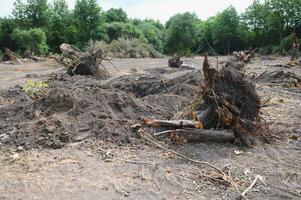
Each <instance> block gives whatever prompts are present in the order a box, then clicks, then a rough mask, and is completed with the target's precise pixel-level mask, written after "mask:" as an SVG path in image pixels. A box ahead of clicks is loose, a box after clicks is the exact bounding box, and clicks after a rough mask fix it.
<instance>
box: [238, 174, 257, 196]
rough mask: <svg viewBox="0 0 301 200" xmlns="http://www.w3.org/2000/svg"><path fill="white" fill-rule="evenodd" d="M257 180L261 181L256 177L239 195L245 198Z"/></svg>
mask: <svg viewBox="0 0 301 200" xmlns="http://www.w3.org/2000/svg"><path fill="white" fill-rule="evenodd" d="M258 179H259V180H261V181H262V176H260V175H257V176H256V177H255V179H254V181H253V182H252V183H251V185H250V186H249V187H248V188H247V189H246V190H245V191H243V192H242V193H241V196H242V197H245V196H246V194H247V193H248V192H249V191H250V190H252V188H253V187H254V186H255V184H256V182H257V181H258Z"/></svg>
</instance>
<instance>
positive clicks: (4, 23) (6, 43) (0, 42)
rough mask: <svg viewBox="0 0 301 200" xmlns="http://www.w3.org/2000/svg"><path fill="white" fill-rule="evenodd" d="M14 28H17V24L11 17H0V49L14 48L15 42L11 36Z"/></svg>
mask: <svg viewBox="0 0 301 200" xmlns="http://www.w3.org/2000/svg"><path fill="white" fill-rule="evenodd" d="M15 28H17V24H16V22H15V21H14V20H13V19H2V20H1V21H0V51H2V50H3V48H4V47H7V48H9V49H12V50H15V48H16V44H15V42H14V41H13V40H12V37H11V36H12V32H13V31H14V29H15Z"/></svg>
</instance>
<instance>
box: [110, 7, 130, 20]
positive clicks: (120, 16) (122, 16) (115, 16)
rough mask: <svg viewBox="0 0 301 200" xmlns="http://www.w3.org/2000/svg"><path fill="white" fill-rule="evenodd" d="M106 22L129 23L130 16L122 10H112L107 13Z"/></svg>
mask: <svg viewBox="0 0 301 200" xmlns="http://www.w3.org/2000/svg"><path fill="white" fill-rule="evenodd" d="M105 17H106V22H107V23H111V22H127V21H128V16H127V14H126V12H125V11H124V10H123V9H122V8H119V9H117V8H111V9H109V10H108V11H107V12H105Z"/></svg>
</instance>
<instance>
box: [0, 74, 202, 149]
mask: <svg viewBox="0 0 301 200" xmlns="http://www.w3.org/2000/svg"><path fill="white" fill-rule="evenodd" d="M199 77H200V74H198V73H193V72H189V73H182V74H176V75H172V76H170V77H169V78H164V77H161V76H149V75H148V76H146V75H143V74H140V75H127V76H122V77H118V78H114V79H111V80H109V81H98V80H96V79H93V78H92V77H87V76H69V75H63V76H57V79H55V80H50V79H49V80H48V81H47V83H48V85H49V88H48V92H47V94H46V95H45V96H43V97H42V98H40V99H39V100H32V99H31V98H29V97H28V96H27V95H26V94H25V93H24V92H23V91H22V88H20V87H16V88H13V89H10V90H8V91H4V92H2V94H1V96H2V97H3V99H2V100H3V101H4V100H5V102H10V103H7V104H6V105H3V106H2V107H0V143H1V144H2V145H10V146H16V147H18V146H22V147H24V148H25V149H28V148H61V147H63V146H64V145H65V144H67V143H70V142H76V141H81V140H84V139H86V138H88V137H96V138H100V139H102V140H106V141H108V142H114V143H117V144H118V143H129V142H135V138H136V135H135V133H134V132H133V131H132V130H131V128H130V126H131V125H133V124H135V123H137V122H140V120H141V119H142V118H143V117H159V118H171V117H173V115H174V113H176V112H177V111H178V110H180V109H182V108H183V107H186V106H187V105H188V103H189V102H190V101H191V99H192V97H193V96H194V94H195V92H194V87H195V86H196V84H197V83H198V81H199Z"/></svg>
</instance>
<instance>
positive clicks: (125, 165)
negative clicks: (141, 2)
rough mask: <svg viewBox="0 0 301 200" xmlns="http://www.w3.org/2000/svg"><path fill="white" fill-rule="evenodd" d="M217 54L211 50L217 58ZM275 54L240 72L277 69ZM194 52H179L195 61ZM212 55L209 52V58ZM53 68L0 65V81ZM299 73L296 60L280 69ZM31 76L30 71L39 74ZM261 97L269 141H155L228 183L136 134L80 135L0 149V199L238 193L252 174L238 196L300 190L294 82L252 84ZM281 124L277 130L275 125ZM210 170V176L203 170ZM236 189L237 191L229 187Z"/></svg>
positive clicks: (135, 68)
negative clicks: (122, 140)
mask: <svg viewBox="0 0 301 200" xmlns="http://www.w3.org/2000/svg"><path fill="white" fill-rule="evenodd" d="M224 59H226V58H225V57H222V58H219V60H224ZM284 59H286V58H277V59H276V60H262V59H257V60H256V61H254V62H253V63H251V64H249V65H248V66H247V67H246V69H247V72H248V73H250V72H256V73H258V74H259V73H261V72H263V71H265V70H269V71H272V70H277V69H279V68H272V67H268V66H265V65H267V64H271V63H277V62H280V61H282V60H284ZM201 61H202V58H194V59H186V62H185V63H187V64H191V65H194V67H195V68H199V69H200V67H201V63H202V62H201ZM211 62H212V63H216V60H215V58H211ZM114 65H115V66H117V67H118V69H119V70H116V69H114V68H113V67H112V66H110V65H109V64H108V66H107V67H108V68H109V69H110V71H111V72H112V73H113V74H114V75H115V76H119V75H122V74H127V73H137V72H139V71H142V70H148V69H150V68H158V67H162V68H165V67H167V59H118V60H114ZM59 70H61V69H60V68H59V67H57V66H54V65H49V64H48V63H46V64H45V63H35V64H26V65H22V66H7V65H0V77H1V79H0V83H1V87H2V89H8V88H9V87H11V86H14V85H15V84H21V85H22V84H23V83H24V81H25V80H27V78H25V76H26V74H33V73H37V74H38V75H39V77H43V75H44V74H48V73H51V72H56V71H59ZM284 70H285V71H293V72H295V73H297V74H299V75H301V67H300V66H299V67H294V68H290V69H284ZM39 77H37V78H39ZM257 87H258V92H259V94H260V96H261V97H262V98H271V100H270V104H271V105H270V106H268V107H265V108H263V110H262V116H263V118H264V119H265V120H266V121H267V123H268V124H270V126H271V129H272V130H273V131H274V133H275V134H277V135H275V140H273V141H271V143H270V144H268V143H262V142H258V144H256V145H255V147H254V148H250V149H246V148H239V147H237V146H234V145H233V144H215V143H198V144H184V145H171V144H165V143H163V142H159V141H157V143H160V144H161V145H162V146H167V147H168V148H170V149H173V150H175V151H177V152H179V153H181V154H183V155H186V156H188V157H190V158H192V159H197V160H200V161H207V162H210V163H212V164H214V165H216V166H218V167H219V168H222V169H223V171H224V172H225V173H227V174H228V175H229V176H230V177H233V181H234V182H235V183H236V188H235V187H234V186H229V185H227V184H225V182H223V181H222V180H221V179H219V178H217V179H215V180H212V177H216V171H214V170H213V169H212V168H210V167H208V166H206V165H202V166H195V165H193V164H192V163H191V162H188V161H187V160H185V159H181V158H179V157H176V156H174V155H173V154H171V153H168V152H167V151H164V150H162V149H158V148H155V147H154V146H153V145H150V144H149V143H147V142H146V141H145V140H143V139H141V144H139V145H121V146H120V145H108V144H106V143H104V142H102V141H95V140H86V141H83V142H79V143H73V144H69V145H67V146H66V147H64V148H62V149H58V150H47V149H31V150H28V151H22V150H19V151H18V150H11V151H7V150H3V152H2V153H1V154H0V177H1V178H0V199H238V198H239V197H240V195H239V193H242V192H243V191H244V190H245V189H246V188H247V187H248V186H249V185H250V184H251V183H252V182H253V180H254V179H255V178H256V177H258V175H259V176H260V178H262V181H260V180H258V181H257V182H256V184H255V186H254V187H253V188H252V190H251V191H250V192H249V193H248V194H247V195H246V197H245V198H246V199H300V198H301V142H300V137H301V90H300V89H293V88H283V87H276V86H275V87H274V86H273V87H270V86H265V85H257ZM279 130H280V131H281V134H278V133H279ZM210 177H211V178H210ZM237 190H238V191H237Z"/></svg>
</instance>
